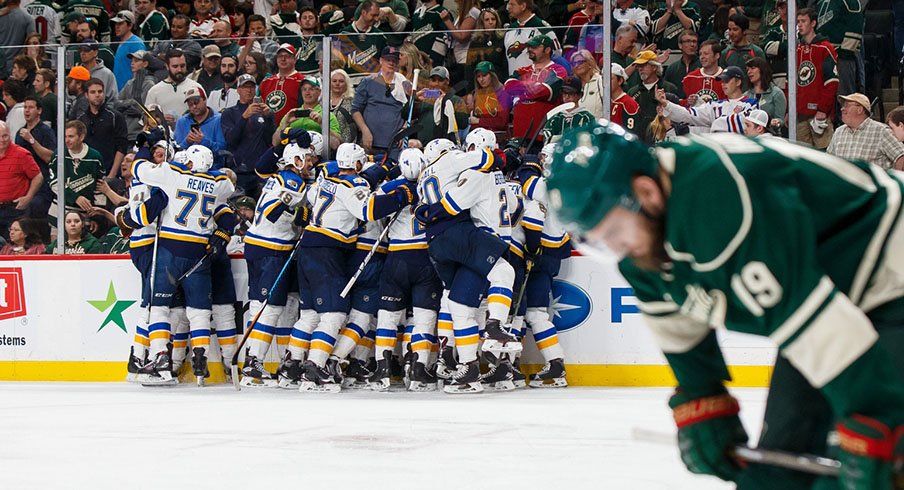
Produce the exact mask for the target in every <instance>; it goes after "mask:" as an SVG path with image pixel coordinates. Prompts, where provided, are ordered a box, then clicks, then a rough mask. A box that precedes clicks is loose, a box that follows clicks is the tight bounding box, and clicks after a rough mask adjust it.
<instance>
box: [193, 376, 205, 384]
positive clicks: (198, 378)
mask: <svg viewBox="0 0 904 490" xmlns="http://www.w3.org/2000/svg"><path fill="white" fill-rule="evenodd" d="M195 381H196V382H197V384H198V386H204V385H205V384H206V382H205V381H204V377H203V376H196V377H195Z"/></svg>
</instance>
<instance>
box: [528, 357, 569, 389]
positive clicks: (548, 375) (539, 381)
mask: <svg viewBox="0 0 904 490" xmlns="http://www.w3.org/2000/svg"><path fill="white" fill-rule="evenodd" d="M530 385H531V386H532V387H534V388H563V387H565V386H568V381H565V361H563V360H562V359H552V360H550V361H549V362H547V363H546V365H545V366H543V369H541V370H540V372H538V373H537V374H535V375H534V376H533V377H532V378H531V380H530Z"/></svg>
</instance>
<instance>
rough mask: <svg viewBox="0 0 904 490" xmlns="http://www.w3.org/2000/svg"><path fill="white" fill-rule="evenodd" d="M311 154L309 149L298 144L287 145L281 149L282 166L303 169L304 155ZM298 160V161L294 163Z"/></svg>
mask: <svg viewBox="0 0 904 490" xmlns="http://www.w3.org/2000/svg"><path fill="white" fill-rule="evenodd" d="M310 152H311V149H310V148H302V147H300V146H298V143H289V144H288V145H286V147H285V148H283V152H282V166H287V165H291V166H293V167H295V168H299V169H303V168H304V166H305V155H307V154H309V153H310ZM296 158H298V159H299V160H300V161H298V162H296V161H295V159H296Z"/></svg>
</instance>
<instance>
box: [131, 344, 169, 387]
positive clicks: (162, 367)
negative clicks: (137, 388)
mask: <svg viewBox="0 0 904 490" xmlns="http://www.w3.org/2000/svg"><path fill="white" fill-rule="evenodd" d="M170 352H172V344H170V345H168V346H167V350H165V351H161V352H158V353H157V355H156V356H155V357H154V360H153V361H149V362H148V363H147V364H145V365H144V366H142V367H141V368H140V369H139V370H138V373H137V376H138V379H139V382H140V383H141V386H174V385H177V384H179V380H178V379H176V378H175V377H174V376H173V359H172V357H171V355H170Z"/></svg>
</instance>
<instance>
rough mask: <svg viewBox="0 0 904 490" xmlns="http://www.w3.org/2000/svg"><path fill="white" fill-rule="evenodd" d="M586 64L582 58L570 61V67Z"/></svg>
mask: <svg viewBox="0 0 904 490" xmlns="http://www.w3.org/2000/svg"><path fill="white" fill-rule="evenodd" d="M586 62H587V60H585V59H584V58H575V59H573V60H571V66H580V65H583V64H584V63H586Z"/></svg>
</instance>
